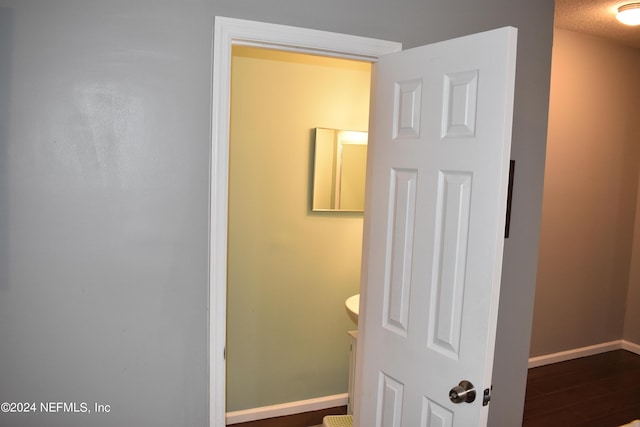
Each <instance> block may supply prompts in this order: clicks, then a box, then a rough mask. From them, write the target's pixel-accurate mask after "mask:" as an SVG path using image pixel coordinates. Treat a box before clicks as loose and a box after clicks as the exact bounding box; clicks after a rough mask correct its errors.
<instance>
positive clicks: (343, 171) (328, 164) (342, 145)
mask: <svg viewBox="0 0 640 427" xmlns="http://www.w3.org/2000/svg"><path fill="white" fill-rule="evenodd" d="M366 170H367V132H356V131H347V130H339V129H326V128H316V129H315V147H314V167H313V201H312V208H313V210H314V211H350V212H362V211H363V210H364V186H365V177H366Z"/></svg>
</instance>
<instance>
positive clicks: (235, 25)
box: [208, 17, 402, 427]
mask: <svg viewBox="0 0 640 427" xmlns="http://www.w3.org/2000/svg"><path fill="white" fill-rule="evenodd" d="M234 44H244V45H252V46H260V47H265V48H272V49H279V50H287V51H295V52H305V53H315V54H321V55H325V56H333V57H339V58H351V59H359V60H364V61H371V62H375V61H376V60H377V58H378V57H380V56H382V55H385V54H389V53H393V52H398V51H400V50H402V44H401V43H397V42H389V41H384V40H377V39H371V38H366V37H359V36H351V35H346V34H338V33H331V32H326V31H319V30H311V29H305V28H297V27H289V26H284V25H276V24H267V23H262V22H254V21H246V20H240V19H232V18H223V17H216V18H215V23H214V40H213V64H212V71H213V77H212V78H213V81H212V97H211V112H212V123H211V125H212V128H211V139H212V141H211V160H210V177H209V179H210V208H209V330H208V333H209V355H208V357H209V426H210V427H223V426H224V425H225V424H224V423H225V421H224V420H225V406H226V405H225V400H226V397H225V393H226V381H225V376H226V364H225V359H224V348H225V343H226V329H227V322H226V304H227V207H228V188H229V179H228V177H229V113H230V112H229V105H230V78H231V47H232V45H234Z"/></svg>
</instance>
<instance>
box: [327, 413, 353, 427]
mask: <svg viewBox="0 0 640 427" xmlns="http://www.w3.org/2000/svg"><path fill="white" fill-rule="evenodd" d="M322 425H323V427H352V426H353V417H352V416H351V415H327V416H326V417H324V418H323V419H322Z"/></svg>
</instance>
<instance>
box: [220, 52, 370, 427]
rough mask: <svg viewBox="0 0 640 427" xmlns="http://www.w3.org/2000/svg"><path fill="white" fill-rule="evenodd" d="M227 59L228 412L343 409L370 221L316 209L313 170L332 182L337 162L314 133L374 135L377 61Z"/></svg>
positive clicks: (240, 55)
mask: <svg viewBox="0 0 640 427" xmlns="http://www.w3.org/2000/svg"><path fill="white" fill-rule="evenodd" d="M232 61H233V63H232V73H231V82H232V84H231V115H230V118H231V127H230V129H231V131H230V143H229V202H228V204H229V210H228V224H229V227H228V247H227V257H228V261H227V352H226V354H227V370H226V372H227V387H226V389H227V393H226V398H227V405H226V411H227V413H232V415H233V418H234V419H235V418H236V415H239V414H238V412H239V411H242V412H241V414H244V413H246V411H247V410H250V409H251V410H254V411H256V408H264V407H266V406H270V405H276V404H282V403H288V404H289V403H290V402H299V401H303V400H308V399H316V398H325V399H327V400H328V402H327V404H331V405H334V406H343V403H342V402H340V400H345V399H344V397H343V396H340V397H338V395H343V394H344V393H345V392H346V390H347V382H348V381H347V380H348V369H347V365H348V363H347V362H348V360H349V357H348V356H349V355H348V349H349V339H348V335H347V331H349V330H354V329H356V328H357V326H356V324H355V323H354V322H353V321H352V320H351V318H350V317H349V315H348V313H347V311H346V309H345V307H344V302H345V300H346V299H347V298H349V297H350V296H352V295H354V294H357V293H358V292H359V284H360V261H361V254H362V230H363V214H362V212H353V211H338V210H329V209H323V210H317V209H315V208H312V199H313V197H312V196H313V195H314V191H312V188H317V187H323V186H322V185H321V184H323V182H321V181H322V180H320V179H314V172H316V173H317V172H319V169H326V171H325V170H323V171H322V172H326V174H327V175H330V174H331V175H333V176H335V175H336V174H335V172H336V169H338V168H337V167H336V166H337V165H336V163H337V162H329V161H327V160H328V159H326V157H336V156H338V154H340V153H341V152H340V151H339V150H337V149H338V148H340V147H339V145H338V142H339V139H338V138H333V137H332V138H331V141H329V140H326V141H325V140H323V139H322V138H317V135H316V133H317V132H314V129H317V128H322V130H323V131H326V130H327V128H330V129H340V130H341V131H360V132H366V131H367V128H368V124H369V94H370V77H371V63H370V62H362V61H355V60H351V59H342V58H331V57H325V56H317V55H309V54H306V53H297V52H283V51H280V50H273V49H264V48H261V47H253V46H234V47H233V49H232ZM334 133H336V132H332V135H333V134H334ZM341 133H346V132H341ZM320 142H327V143H331V144H332V145H333V147H332V148H331V150H329V149H327V150H325V148H329V147H324V146H322V147H320V145H321V144H319V143H320ZM327 145H329V144H327ZM361 146H362V145H358V147H361ZM365 147H366V146H365ZM320 148H321V149H320ZM325 151H331V153H325ZM345 151H346V150H345ZM329 154H330V155H329ZM345 159H348V157H347V156H345ZM344 163H345V164H344V165H343V166H344V167H343V169H348V167H347V166H349V168H350V167H351V166H353V169H356V165H352V164H351V163H349V162H346V161H345V162H344ZM364 164H365V163H364V162H362V166H364ZM363 172H364V171H363ZM315 175H316V178H317V177H318V175H319V174H315ZM363 177H364V173H363ZM323 178H324V176H323ZM359 189H360V190H361V194H360V199H364V185H362V186H360V188H359ZM336 401H337V402H338V403H333V402H336ZM344 404H346V402H345V403H344ZM302 409H304V408H302ZM256 416H259V414H258V413H256ZM228 422H229V420H228Z"/></svg>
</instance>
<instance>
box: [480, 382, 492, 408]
mask: <svg viewBox="0 0 640 427" xmlns="http://www.w3.org/2000/svg"><path fill="white" fill-rule="evenodd" d="M491 390H493V386H491V387H490V388H485V389H484V392H483V393H482V406H487V405H488V404H489V401H490V400H491Z"/></svg>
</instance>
